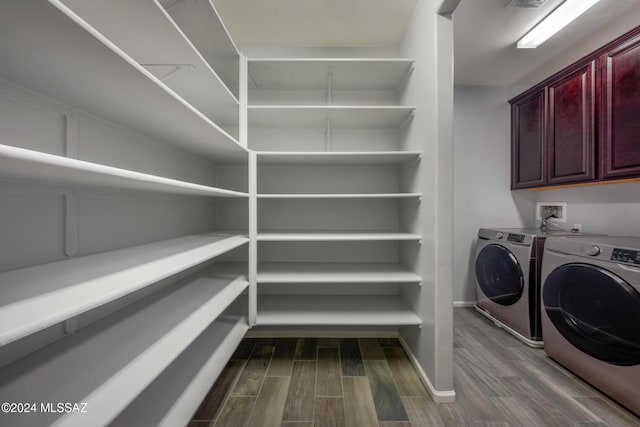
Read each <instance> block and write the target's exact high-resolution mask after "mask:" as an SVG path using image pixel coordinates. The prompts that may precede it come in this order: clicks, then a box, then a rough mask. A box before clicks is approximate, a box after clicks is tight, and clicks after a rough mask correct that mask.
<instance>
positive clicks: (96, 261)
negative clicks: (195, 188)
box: [0, 234, 248, 345]
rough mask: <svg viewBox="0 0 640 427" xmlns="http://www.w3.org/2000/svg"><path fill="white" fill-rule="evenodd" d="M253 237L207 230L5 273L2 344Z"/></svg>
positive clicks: (0, 292) (0, 277)
mask: <svg viewBox="0 0 640 427" xmlns="http://www.w3.org/2000/svg"><path fill="white" fill-rule="evenodd" d="M247 242H248V238H246V237H245V236H229V235H218V234H203V235H194V236H186V237H180V238H177V239H171V240H165V241H161V242H156V243H151V244H147V245H142V246H136V247H132V248H126V249H120V250H116V251H110V252H105V253H101V254H96V255H90V256H85V257H80V258H73V259H69V260H65V261H59V262H54V263H50V264H42V265H38V266H35V267H28V268H22V269H18V270H13V271H8V272H5V273H2V274H0V301H1V305H0V345H6V344H8V343H10V342H13V341H15V340H17V339H20V338H22V337H25V336H27V335H30V334H32V333H34V332H37V331H40V330H43V329H45V328H47V327H49V326H52V325H55V324H56V323H59V322H62V321H64V320H67V319H69V318H72V317H74V316H77V315H79V314H81V313H84V312H86V311H89V310H91V309H93V308H96V307H99V306H101V305H104V304H106V303H108V302H111V301H114V300H116V299H118V298H120V297H123V296H125V295H127V294H130V293H132V292H135V291H137V290H139V289H142V288H144V287H146V286H148V285H151V284H153V283H156V282H158V281H159V280H162V279H165V278H167V277H170V276H172V275H174V274H176V273H179V272H181V271H184V270H186V269H188V268H191V267H194V266H196V265H198V264H200V263H203V262H205V261H209V260H211V259H213V258H215V257H217V256H219V255H221V254H223V253H225V252H228V251H230V250H232V249H234V248H237V247H239V246H241V245H244V244H246V243H247Z"/></svg>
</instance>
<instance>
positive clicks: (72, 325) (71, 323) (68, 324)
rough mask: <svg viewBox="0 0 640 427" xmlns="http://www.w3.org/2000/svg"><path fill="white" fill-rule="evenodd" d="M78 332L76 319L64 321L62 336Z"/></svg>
mask: <svg viewBox="0 0 640 427" xmlns="http://www.w3.org/2000/svg"><path fill="white" fill-rule="evenodd" d="M77 330H78V318H77V317H72V318H71V319H67V320H65V321H64V334H65V335H73V334H75V333H76V331H77Z"/></svg>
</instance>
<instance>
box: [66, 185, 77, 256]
mask: <svg viewBox="0 0 640 427" xmlns="http://www.w3.org/2000/svg"><path fill="white" fill-rule="evenodd" d="M64 201H65V209H64V215H65V245H64V253H65V254H66V255H67V256H69V257H73V256H76V254H77V253H78V196H77V195H76V193H75V192H74V191H68V192H67V193H66V194H65V195H64Z"/></svg>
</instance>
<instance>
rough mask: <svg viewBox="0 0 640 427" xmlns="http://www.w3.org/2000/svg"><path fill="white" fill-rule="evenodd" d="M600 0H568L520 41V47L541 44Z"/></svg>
mask: <svg viewBox="0 0 640 427" xmlns="http://www.w3.org/2000/svg"><path fill="white" fill-rule="evenodd" d="M599 1H600V0H566V1H565V2H564V3H562V4H561V5H560V6H558V7H557V8H556V9H555V10H554V11H553V12H551V13H550V14H549V15H547V17H546V18H544V19H543V20H542V21H540V22H539V23H538V25H536V26H535V27H533V29H532V30H531V31H529V32H528V33H527V34H526V35H525V36H524V37H523V38H521V39H520V40H519V41H518V48H519V49H530V48H535V47H538V46H540V45H541V44H542V43H544V42H545V41H546V40H547V39H548V38H549V37H551V36H552V35H554V34H555V33H557V32H558V31H560V30H561V29H563V28H564V27H566V26H567V25H569V23H570V22H571V21H573V20H574V19H576V18H577V17H578V16H580V15H582V14H583V13H584V12H586V11H587V10H589V9H590V8H591V6H593V5H594V4H596V3H598V2H599Z"/></svg>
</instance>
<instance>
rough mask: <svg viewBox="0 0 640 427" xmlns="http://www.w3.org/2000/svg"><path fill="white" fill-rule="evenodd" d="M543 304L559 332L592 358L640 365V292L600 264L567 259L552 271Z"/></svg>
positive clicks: (543, 291) (614, 362) (543, 296)
mask: <svg viewBox="0 0 640 427" xmlns="http://www.w3.org/2000/svg"><path fill="white" fill-rule="evenodd" d="M542 302H543V304H544V309H545V311H546V313H547V315H548V316H549V319H550V320H551V322H552V323H553V325H554V326H555V327H556V328H557V329H558V332H560V333H561V334H562V336H564V337H565V338H566V339H567V341H569V342H570V343H571V344H573V345H574V346H575V347H577V348H578V349H579V350H581V351H582V352H583V353H586V354H588V355H589V356H591V357H595V358H596V359H599V360H602V361H604V362H608V363H611V364H614V365H620V366H631V365H637V364H640V327H639V325H640V293H638V291H637V290H636V289H634V288H633V287H632V286H631V285H629V283H627V282H626V281H625V280H624V279H622V278H620V277H619V276H617V275H615V274H613V273H611V272H610V271H607V270H605V269H603V268H600V267H598V266H594V265H589V264H581V263H575V264H566V265H563V266H561V267H558V268H556V269H555V270H553V271H552V272H551V274H549V276H547V279H546V280H545V282H544V285H543V288H542Z"/></svg>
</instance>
